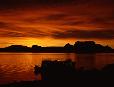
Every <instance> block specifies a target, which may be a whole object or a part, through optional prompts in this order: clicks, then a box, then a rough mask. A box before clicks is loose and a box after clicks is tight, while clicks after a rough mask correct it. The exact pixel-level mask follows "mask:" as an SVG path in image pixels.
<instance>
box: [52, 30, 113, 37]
mask: <svg viewBox="0 0 114 87" xmlns="http://www.w3.org/2000/svg"><path fill="white" fill-rule="evenodd" d="M52 37H54V38H58V39H68V38H81V39H89V38H91V39H92V38H95V39H114V30H92V31H90V30H89V31H88V30H67V31H64V32H53V33H52Z"/></svg>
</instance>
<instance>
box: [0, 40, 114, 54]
mask: <svg viewBox="0 0 114 87" xmlns="http://www.w3.org/2000/svg"><path fill="white" fill-rule="evenodd" d="M0 52H39V53H41V52H42V53H71V52H73V53H113V52H114V49H112V48H111V47H109V46H102V45H100V44H96V43H95V42H94V41H77V42H75V44H74V45H71V44H69V43H67V44H66V45H65V46H64V47H41V46H37V45H33V46H32V47H27V46H22V45H11V46H9V47H5V48H0Z"/></svg>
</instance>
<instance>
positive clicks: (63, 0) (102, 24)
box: [0, 0, 114, 48]
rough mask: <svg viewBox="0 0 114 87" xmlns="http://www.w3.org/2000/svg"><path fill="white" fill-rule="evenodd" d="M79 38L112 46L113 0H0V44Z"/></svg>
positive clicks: (46, 43) (56, 43)
mask: <svg viewBox="0 0 114 87" xmlns="http://www.w3.org/2000/svg"><path fill="white" fill-rule="evenodd" d="M79 40H81V41H88V40H90V41H96V43H99V44H102V45H109V46H111V47H113V48H114V0H0V47H6V46H9V45H15V44H17V45H19V44H20V45H27V46H31V45H33V44H37V45H41V46H64V45H65V44H66V43H71V44H74V43H75V42H76V41H79Z"/></svg>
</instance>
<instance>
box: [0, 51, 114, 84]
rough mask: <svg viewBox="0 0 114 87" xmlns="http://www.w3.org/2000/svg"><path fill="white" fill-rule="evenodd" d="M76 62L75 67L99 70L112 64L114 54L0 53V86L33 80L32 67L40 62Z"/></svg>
mask: <svg viewBox="0 0 114 87" xmlns="http://www.w3.org/2000/svg"><path fill="white" fill-rule="evenodd" d="M69 58H70V59H72V60H73V61H76V67H77V68H80V67H85V69H92V68H97V69H101V68H102V67H104V66H105V65H107V64H112V63H114V53H107V54H105V53H103V54H74V53H0V84H4V83H10V82H14V81H24V80H34V79H35V76H34V73H33V71H34V70H33V69H34V65H41V62H42V60H63V61H64V60H66V59H69Z"/></svg>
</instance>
